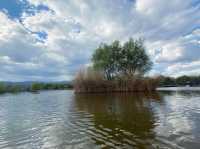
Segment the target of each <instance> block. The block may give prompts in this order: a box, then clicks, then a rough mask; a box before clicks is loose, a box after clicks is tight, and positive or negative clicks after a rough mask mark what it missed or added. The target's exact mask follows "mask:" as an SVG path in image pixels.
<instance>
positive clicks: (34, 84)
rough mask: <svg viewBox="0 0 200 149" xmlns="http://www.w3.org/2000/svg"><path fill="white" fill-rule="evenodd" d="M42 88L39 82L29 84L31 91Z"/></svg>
mask: <svg viewBox="0 0 200 149" xmlns="http://www.w3.org/2000/svg"><path fill="white" fill-rule="evenodd" d="M41 89H42V85H41V84H40V83H33V84H32V85H31V91H38V90H41Z"/></svg>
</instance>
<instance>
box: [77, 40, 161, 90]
mask: <svg viewBox="0 0 200 149" xmlns="http://www.w3.org/2000/svg"><path fill="white" fill-rule="evenodd" d="M152 66H153V62H152V61H151V60H150V57H149V56H148V54H147V53H146V49H145V47H144V42H143V40H142V39H132V38H130V39H129V40H128V41H127V42H125V43H123V44H121V43H120V42H119V41H114V42H113V43H111V44H105V43H103V44H101V45H100V46H99V47H98V48H97V49H96V50H95V52H94V54H93V55H92V65H91V66H90V67H88V68H86V69H82V70H80V71H79V72H78V73H77V75H76V78H75V81H74V89H75V92H76V93H108V92H151V91H155V90H156V87H157V85H158V83H159V81H158V78H156V77H155V78H153V77H151V78H150V77H147V76H146V74H147V73H148V72H149V71H150V70H151V68H152Z"/></svg>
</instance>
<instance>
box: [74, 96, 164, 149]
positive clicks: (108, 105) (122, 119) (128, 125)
mask: <svg viewBox="0 0 200 149" xmlns="http://www.w3.org/2000/svg"><path fill="white" fill-rule="evenodd" d="M152 100H155V101H156V102H161V99H160V96H159V95H158V94H157V93H153V94H149V93H148V94H144V93H134V94H133V93H128V94H125V93H115V94H77V95H75V101H74V104H75V105H74V106H75V107H76V109H77V110H78V111H85V112H88V113H89V114H91V115H93V124H94V127H93V128H88V132H92V133H90V134H91V135H90V138H91V139H92V140H93V141H94V143H95V144H97V145H101V146H105V147H112V146H113V147H116V146H118V147H125V148H126V147H133V146H135V147H138V148H146V147H150V146H152V143H153V142H152V141H153V139H154V137H155V132H154V127H155V117H154V114H153V110H152V108H151V104H152Z"/></svg>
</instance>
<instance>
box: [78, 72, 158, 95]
mask: <svg viewBox="0 0 200 149" xmlns="http://www.w3.org/2000/svg"><path fill="white" fill-rule="evenodd" d="M157 85H158V79H157V78H146V77H132V78H129V79H127V78H123V77H122V78H120V79H115V80H106V79H105V78H104V75H103V74H102V73H101V72H97V71H92V70H81V71H79V72H78V74H77V75H76V78H75V80H74V89H75V92H76V93H107V92H151V91H155V89H156V87H157Z"/></svg>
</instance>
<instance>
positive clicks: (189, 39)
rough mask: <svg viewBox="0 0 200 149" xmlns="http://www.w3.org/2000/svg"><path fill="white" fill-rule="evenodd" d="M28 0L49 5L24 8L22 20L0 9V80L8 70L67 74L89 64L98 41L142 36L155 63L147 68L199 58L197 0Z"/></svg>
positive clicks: (166, 68)
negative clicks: (40, 7)
mask: <svg viewBox="0 0 200 149" xmlns="http://www.w3.org/2000/svg"><path fill="white" fill-rule="evenodd" d="M28 1H29V2H30V4H33V5H36V6H37V5H40V4H43V5H46V6H48V8H49V9H50V10H43V11H36V13H35V14H28V13H27V12H26V11H25V12H24V13H23V15H22V17H21V18H19V20H21V21H19V20H17V19H16V20H12V19H10V18H8V15H7V14H6V13H5V12H0V61H1V63H0V64H1V66H4V67H5V69H3V67H2V70H3V71H4V73H1V74H0V79H1V80H4V79H6V78H8V76H7V77H5V75H6V74H7V73H9V72H10V71H11V70H12V73H13V75H14V74H16V75H14V76H15V77H13V76H12V78H11V79H13V80H15V78H17V79H19V80H20V79H22V80H23V79H24V78H25V79H27V80H28V79H33V78H34V79H41V80H42V79H49V80H51V79H53V80H61V79H63V78H65V79H66V78H71V77H72V76H73V74H74V72H75V71H77V69H79V68H80V67H81V66H83V65H86V64H88V63H90V61H89V59H90V56H91V54H92V52H93V51H94V49H95V48H96V47H97V46H98V44H99V43H101V42H111V41H113V40H115V39H118V40H122V41H125V40H127V39H128V38H129V37H135V38H138V37H144V38H145V40H146V47H147V49H148V53H149V54H150V55H151V57H152V59H153V61H154V62H155V66H154V70H153V71H152V72H161V73H165V74H166V73H167V74H170V75H175V72H176V69H179V67H177V66H175V65H176V64H179V65H182V64H186V63H190V64H191V65H193V62H196V61H198V60H199V59H200V50H199V49H200V48H199V46H200V37H199V30H200V29H198V27H199V24H200V21H199V19H198V18H199V17H200V14H199V13H198V11H199V7H200V5H198V4H197V5H193V2H194V1H192V0H188V1H182V0H170V1H166V2H165V1H159V0H136V1H131V0H123V1H122V0H102V1H97V0H88V1H84V0H77V1H74V0H69V1H65V0H56V1H52V0H28ZM40 32H43V33H45V34H46V37H45V38H44V39H43V37H41V36H42V35H39V34H38V33H40ZM40 39H42V40H41V41H40ZM8 62H9V63H8ZM29 65H30V67H29ZM28 67H29V68H30V69H29V68H28ZM192 69H194V71H195V70H197V72H200V71H198V69H197V68H196V67H195V68H192ZM32 70H34V71H32ZM190 71H191V70H190V68H188V69H187V72H190ZM187 72H184V73H187ZM180 73H181V72H180Z"/></svg>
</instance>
